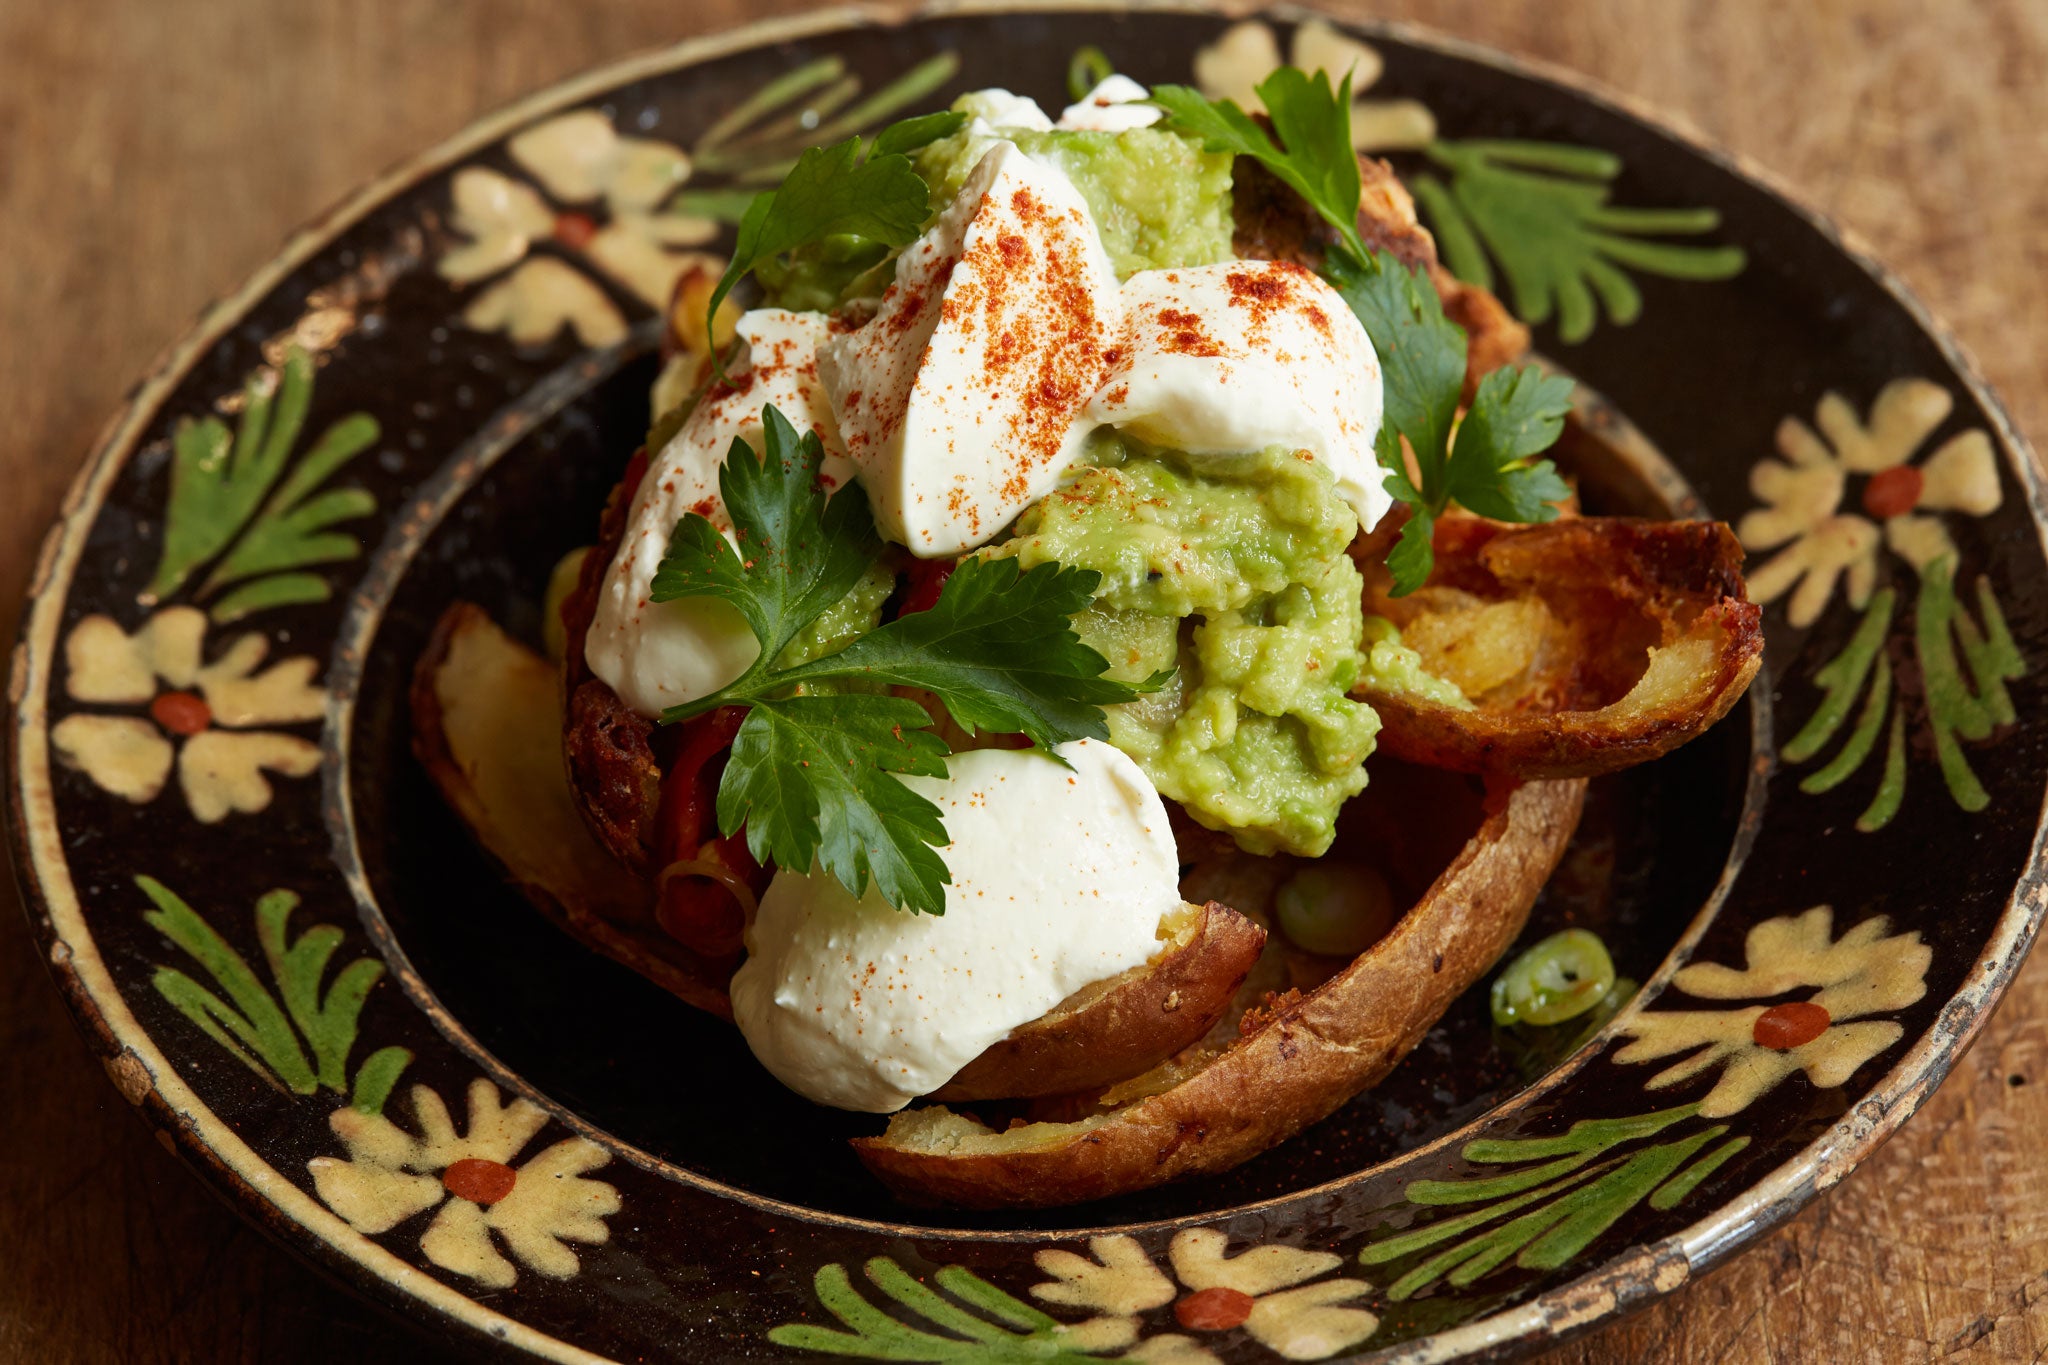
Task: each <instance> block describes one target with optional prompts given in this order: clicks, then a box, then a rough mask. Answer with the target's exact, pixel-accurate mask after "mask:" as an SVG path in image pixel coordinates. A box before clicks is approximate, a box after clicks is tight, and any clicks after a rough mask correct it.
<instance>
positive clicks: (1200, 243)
mask: <svg viewBox="0 0 2048 1365" xmlns="http://www.w3.org/2000/svg"><path fill="white" fill-rule="evenodd" d="M974 98H975V97H974V96H972V95H963V96H962V97H961V98H960V99H959V100H958V101H956V102H955V104H954V107H955V108H956V109H961V110H964V111H965V112H968V113H973V112H975V110H974V107H973V105H974ZM1002 137H1003V138H1005V139H1008V140H1010V141H1013V142H1015V143H1016V144H1017V145H1018V146H1019V147H1021V148H1023V149H1024V150H1025V151H1026V152H1028V153H1030V154H1031V155H1032V156H1034V157H1036V158H1038V159H1039V160H1041V161H1044V162H1046V163H1047V164H1049V165H1052V166H1056V167H1058V168H1059V169H1060V170H1061V171H1063V172H1065V173H1066V175H1067V177H1068V178H1069V179H1070V180H1072V181H1073V182H1074V187H1075V188H1076V189H1078V190H1080V192H1081V197H1082V198H1083V199H1085V200H1087V202H1088V209H1089V211H1090V212H1091V213H1093V214H1094V215H1095V225H1096V228H1097V230H1098V231H1100V232H1101V234H1102V245H1103V247H1104V248H1105V249H1106V250H1107V251H1108V252H1109V259H1110V262H1111V264H1113V265H1114V266H1115V267H1116V275H1117V278H1118V279H1120V280H1122V279H1128V278H1129V277H1130V276H1132V275H1134V274H1136V273H1137V272H1138V271H1140V270H1158V269H1164V268H1167V267H1171V266H1179V265H1214V264H1216V263H1217V262H1219V261H1227V260H1230V259H1232V256H1233V253H1232V251H1231V247H1230V236H1231V214H1230V157H1229V156H1228V155H1227V154H1225V153H1222V152H1205V151H1203V150H1202V144H1201V143H1200V142H1199V141H1198V140H1196V139H1194V138H1190V137H1187V136H1185V135H1184V134H1181V133H1175V132H1168V131H1166V130H1164V129H1160V128H1134V129H1131V130H1129V131H1127V132H1122V133H1092V132H1050V133H1034V132H1023V131H1016V130H1010V129H1005V130H1004V131H1003V134H1002ZM998 140H999V139H998V138H996V137H994V136H991V135H989V134H986V133H983V134H980V135H977V134H975V133H973V132H972V131H970V130H969V129H965V128H963V129H961V130H960V131H959V132H957V133H955V134H953V135H952V136H951V137H946V138H941V139H939V140H938V141H937V142H934V143H931V144H930V145H929V146H926V147H924V148H923V149H921V150H920V151H918V152H917V153H915V155H914V157H913V160H914V162H915V164H916V166H917V173H918V174H919V175H921V176H923V177H924V180H925V184H926V185H927V186H929V187H930V191H931V214H932V217H934V218H936V217H938V216H939V214H940V213H941V212H942V211H943V210H944V209H945V207H946V206H947V205H948V204H951V203H952V202H953V198H954V196H955V195H957V194H959V193H960V186H961V185H963V184H964V183H966V180H967V176H968V173H969V172H970V171H972V170H973V169H974V166H975V163H976V162H978V161H980V160H981V158H982V157H983V156H984V155H985V154H986V153H987V152H988V149H989V148H990V147H993V146H994V145H995V144H996V142H997V141H998ZM894 273H895V257H894V255H893V254H892V253H891V252H890V251H889V250H888V249H887V248H886V247H884V246H883V245H882V244H881V243H880V242H875V241H870V240H869V239H867V238H865V237H855V236H850V235H844V234H842V235H840V236H835V237H828V238H826V239H825V240H824V241H822V242H817V243H814V244H813V245H810V246H807V247H804V248H802V249H800V250H798V251H794V252H791V253H790V254H789V255H787V256H783V257H779V258H775V259H771V260H765V261H762V262H761V263H760V264H759V265H757V266H756V267H755V268H754V277H755V278H756V279H758V280H759V281H760V282H761V290H762V304H763V305H764V306H765V307H769V308H793V309H796V310H798V311H812V312H829V311H831V310H832V309H833V308H836V307H838V306H839V305H840V304H842V303H845V302H847V301H848V300H851V299H858V298H873V297H876V296H877V295H879V294H880V293H881V292H882V290H883V289H884V288H886V287H887V286H888V284H889V281H890V279H891V277H892V276H893V275H894Z"/></svg>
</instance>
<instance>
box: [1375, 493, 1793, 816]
mask: <svg viewBox="0 0 2048 1365" xmlns="http://www.w3.org/2000/svg"><path fill="white" fill-rule="evenodd" d="M1400 520H1401V518H1399V517H1393V518H1389V519H1388V521H1389V523H1395V524H1391V525H1382V526H1381V527H1379V528H1375V530H1374V533H1373V534H1372V535H1371V536H1369V537H1362V538H1361V539H1360V541H1359V543H1358V545H1357V546H1355V547H1354V555H1355V557H1357V558H1358V559H1359V560H1360V567H1361V569H1362V570H1363V571H1364V573H1365V578H1366V595H1365V609H1366V611H1368V612H1370V613H1374V614H1377V615H1381V616H1385V617H1386V618H1388V619H1389V620H1391V621H1393V622H1394V624H1395V625H1397V626H1399V627H1401V629H1402V631H1403V633H1404V638H1405V640H1406V641H1407V642H1408V643H1409V644H1411V645H1413V646H1414V647H1416V648H1417V650H1418V652H1420V653H1421V654H1422V655H1423V664H1424V666H1425V668H1427V669H1429V670H1430V671H1431V672H1434V673H1437V674H1438V676H1448V677H1451V678H1453V679H1456V678H1458V677H1459V676H1460V675H1461V673H1462V674H1463V675H1465V676H1466V677H1467V678H1471V677H1474V676H1477V677H1479V678H1480V679H1481V680H1483V681H1486V682H1488V683H1490V684H1491V685H1490V686H1489V687H1488V688H1487V689H1486V690H1484V691H1481V692H1479V693H1478V694H1477V695H1475V696H1473V697H1472V701H1473V702H1474V705H1473V706H1472V707H1470V708H1469V709H1461V708H1458V707H1454V706H1450V705H1446V704H1443V703H1441V702H1438V701H1433V700H1430V699H1427V698H1424V697H1421V696H1418V695H1416V694H1414V693H1411V692H1406V691H1396V690H1391V689H1387V688H1383V687H1375V686H1370V685H1368V686H1366V687H1363V688H1361V689H1360V690H1359V691H1358V693H1357V695H1359V696H1360V697H1363V698H1364V699H1365V700H1366V701H1368V702H1370V703H1371V704H1372V707H1373V709H1374V710H1376V711H1377V712H1379V715H1380V720H1381V721H1382V723H1383V725H1382V729H1381V731H1380V739H1379V742H1380V745H1381V747H1382V748H1384V749H1385V750H1387V751H1388V752H1391V753H1394V754H1397V755H1399V756H1400V757H1402V758H1406V759H1409V760H1411V761H1413V762H1417V763H1424V764H1428V765H1431V766H1433V767H1440V768H1451V769H1455V770H1457V771H1461V772H1473V773H1487V774H1495V775H1501V776H1508V777H1516V778H1524V779H1532V778H1562V777H1590V776H1593V775H1596V774H1599V773H1605V772H1613V771H1616V770H1617V769H1620V768H1626V767H1630V766H1632V765H1634V764H1637V763H1642V762H1645V761H1647V760H1649V759H1652V758H1656V757H1659V756H1661V755H1663V754H1667V753H1669V752H1671V750H1673V749H1675V748H1677V747H1678V746H1679V745H1681V744H1684V743H1686V742H1687V741H1689V740H1692V739H1694V738H1696V737H1698V736H1699V735H1701V734H1703V733H1705V732H1706V730H1707V729H1708V728H1709V727H1710V726H1712V725H1713V724H1714V723H1715V722H1716V721H1718V720H1720V719H1721V718H1722V717H1723V716H1725V715H1726V714H1727V713H1728V711H1729V710H1730V709H1731V708H1732V707H1733V706H1734V705H1735V703H1736V702H1737V701H1738V700H1740V699H1741V697H1742V694H1743V692H1744V691H1745V690H1747V689H1748V687H1749V684H1750V682H1751V680H1752V679H1754V678H1755V676H1756V673H1757V669H1758V667H1759V665H1760V664H1761V663H1762V659H1763V628H1762V615H1761V612H1760V611H1759V610H1758V608H1757V607H1756V606H1755V605H1754V604H1753V603H1751V602H1750V601H1749V599H1748V596H1747V594H1746V592H1745V589H1744V586H1743V580H1742V567H1741V566H1742V547H1741V545H1740V543H1739V542H1737V540H1736V539H1735V536H1734V533H1733V532H1731V531H1730V530H1729V529H1728V527H1727V526H1725V525H1723V524H1721V523H1719V522H1706V521H1645V520H1638V519H1636V518H1631V517H1570V518H1566V519H1563V520H1560V521H1555V522H1551V523H1549V524H1547V525H1541V526H1502V525H1500V524H1499V523H1496V522H1490V521H1484V520H1481V519H1479V518H1476V517H1451V518H1446V519H1444V520H1443V521H1441V522H1439V523H1438V526H1437V534H1436V541H1435V544H1436V561H1437V563H1436V569H1435V571H1434V572H1433V573H1432V575H1431V577H1430V581H1429V583H1428V584H1427V585H1426V586H1425V587H1424V588H1423V589H1422V590H1421V591H1418V592H1416V593H1414V594H1412V595H1410V596H1408V597H1394V596H1392V595H1391V593H1390V591H1389V589H1390V583H1389V579H1388V576H1387V573H1386V568H1385V562H1384V550H1385V548H1386V546H1388V545H1390V544H1391V543H1392V540H1393V538H1394V536H1395V535H1397V534H1398V529H1399V528H1398V522H1399V521H1400ZM1508 604H1514V605H1515V606H1516V607H1518V608H1523V609H1522V610H1513V611H1506V610H1503V609H1504V608H1505V607H1507V605H1508ZM1481 664H1483V665H1484V667H1483V668H1482V667H1480V665H1481ZM1518 664H1519V666H1517V665H1518Z"/></svg>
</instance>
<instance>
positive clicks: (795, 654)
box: [775, 563, 896, 668]
mask: <svg viewBox="0 0 2048 1365" xmlns="http://www.w3.org/2000/svg"><path fill="white" fill-rule="evenodd" d="M894 591H896V567H895V565H894V564H893V563H883V564H870V565H868V567H867V571H866V572H864V573H863V574H861V576H860V578H859V579H858V580H857V581H856V582H855V583H854V585H853V587H852V589H851V590H849V591H848V592H847V594H846V596H844V597H842V598H840V599H839V600H838V601H837V602H834V603H833V604H832V605H831V606H829V607H827V608H826V609H825V614H824V615H823V616H820V617H819V618H818V619H817V620H815V621H813V622H811V623H810V624H809V625H807V626H805V627H804V628H803V629H802V630H800V631H798V632H797V633H796V637H795V638H794V639H792V640H791V641H790V642H789V643H788V644H787V645H785V646H783V649H782V653H781V654H780V655H779V656H777V658H776V660H775V666H776V667H777V668H795V667H796V666H797V665H798V664H807V663H809V662H810V661H811V660H813V659H822V658H824V657H825V656H826V655H827V654H837V653H838V652H839V651H840V650H842V649H844V648H846V647H847V646H848V645H850V644H852V643H853V642H854V641H855V640H858V639H859V638H860V637H861V636H863V635H865V634H867V633H868V632H869V631H871V630H873V629H874V628H875V627H876V626H878V625H880V624H881V623H882V604H883V603H884V602H887V601H888V600H889V594H890V593H892V592H894Z"/></svg>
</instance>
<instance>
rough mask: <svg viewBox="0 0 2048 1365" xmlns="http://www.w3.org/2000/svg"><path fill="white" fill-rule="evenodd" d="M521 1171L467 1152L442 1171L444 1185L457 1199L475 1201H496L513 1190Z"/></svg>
mask: <svg viewBox="0 0 2048 1365" xmlns="http://www.w3.org/2000/svg"><path fill="white" fill-rule="evenodd" d="M518 1183H519V1172H517V1171H515V1170H513V1169H512V1168H511V1167H510V1166H507V1165H506V1164H505V1163H504V1162H502V1161H486V1160H484V1158H482V1157H480V1156H466V1157H464V1158H462V1160H460V1161H458V1162H455V1163H454V1164H453V1165H451V1166H449V1168H448V1169H447V1170H445V1171H443V1172H441V1186H442V1188H443V1189H445V1190H447V1191H448V1193H450V1194H452V1195H454V1196H455V1197H456V1198H457V1199H467V1200H468V1201H469V1202H470V1203H472V1204H495V1203H497V1202H498V1201H499V1200H500V1199H503V1198H504V1197H505V1196H506V1195H508V1194H510V1193H512V1187H513V1186H514V1185H516V1184H518Z"/></svg>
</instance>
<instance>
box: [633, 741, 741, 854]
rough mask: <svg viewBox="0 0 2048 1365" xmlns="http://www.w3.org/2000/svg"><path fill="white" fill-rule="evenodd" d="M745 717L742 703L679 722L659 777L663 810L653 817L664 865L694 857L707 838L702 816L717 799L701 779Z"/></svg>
mask: <svg viewBox="0 0 2048 1365" xmlns="http://www.w3.org/2000/svg"><path fill="white" fill-rule="evenodd" d="M746 717H747V708H746V707H744V706H721V707H719V708H718V709H717V710H716V711H713V712H711V713H709V714H708V715H702V716H698V717H697V718H696V719H694V720H689V721H685V722H684V723H683V741H682V745H681V747H680V748H679V749H678V750H677V752H676V761H675V762H674V763H673V764H671V765H670V766H669V770H668V774H667V776H665V777H663V778H662V780H661V810H660V811H659V812H658V813H657V814H656V816H655V830H656V843H655V848H654V853H655V857H656V858H657V859H658V860H659V862H660V863H661V865H662V866H667V865H668V864H669V863H672V862H675V861H676V860H677V859H679V858H694V857H696V856H697V849H698V847H699V846H700V845H702V844H703V842H704V839H705V827H706V825H707V823H708V822H707V821H706V819H705V817H706V816H707V815H709V814H710V813H711V810H712V807H713V805H714V804H715V802H716V800H717V792H716V789H715V788H713V787H712V786H711V784H710V783H709V782H707V781H705V780H704V779H705V777H706V773H705V771H704V769H705V766H706V765H707V764H709V763H710V762H711V760H712V759H714V758H716V757H718V756H719V755H720V754H722V753H724V752H725V751H726V750H727V749H730V748H731V747H732V737H733V736H734V735H736V734H738V733H739V729H740V722H741V721H743V720H745V719H746Z"/></svg>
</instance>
